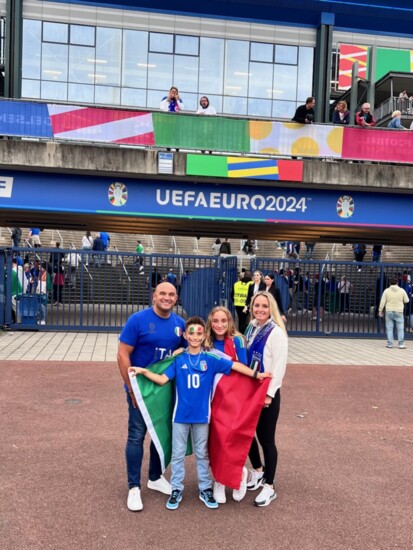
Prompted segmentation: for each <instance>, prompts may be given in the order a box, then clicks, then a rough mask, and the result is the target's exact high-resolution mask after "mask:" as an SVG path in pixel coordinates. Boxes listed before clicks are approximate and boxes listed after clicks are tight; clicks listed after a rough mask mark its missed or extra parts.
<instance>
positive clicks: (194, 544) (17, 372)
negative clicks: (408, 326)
mask: <svg viewBox="0 0 413 550" xmlns="http://www.w3.org/2000/svg"><path fill="white" fill-rule="evenodd" d="M39 336H40V339H39ZM45 337H47V338H50V341H49V342H47V341H44V342H41V345H40V346H39V349H37V350H36V349H35V348H36V346H37V345H38V344H39V341H41V340H42V339H43V338H45ZM33 338H34V339H33ZM53 342H54V344H53ZM68 342H71V343H70V344H69V345H68V346H67V345H66V344H68ZM105 342H106V343H105ZM384 345H385V344H384V342H383V341H377V340H376V341H354V340H347V341H333V340H328V339H317V340H307V339H291V345H290V362H289V367H288V370H287V375H286V378H285V383H284V386H283V390H282V412H281V417H280V422H279V430H278V437H277V439H278V446H279V451H280V461H279V468H278V478H277V492H278V495H279V498H278V500H277V501H276V502H274V503H273V504H272V505H271V506H269V507H268V508H266V509H257V508H255V507H253V506H252V501H253V498H254V493H252V494H251V493H248V494H247V497H246V499H245V500H244V501H243V502H241V503H235V502H232V501H231V499H230V495H229V494H228V497H229V502H228V503H227V504H226V505H225V506H221V507H220V508H219V510H216V511H215V510H208V509H206V508H205V506H204V505H203V504H202V503H201V502H200V501H199V500H198V499H197V494H196V483H195V468H194V462H193V459H192V458H189V459H188V469H187V480H188V482H187V485H186V489H185V497H184V500H183V502H182V505H181V507H180V508H179V510H177V511H175V512H171V511H168V510H166V509H165V507H164V504H165V497H164V496H163V495H161V494H159V493H154V492H152V491H149V490H147V489H146V487H145V488H144V489H143V499H144V510H143V511H142V512H139V513H135V514H134V513H131V512H128V511H127V509H126V493H127V490H126V484H125V466H124V440H125V431H126V405H125V403H124V395H123V390H122V388H121V384H120V380H119V374H118V371H117V366H116V364H115V363H114V362H113V361H112V359H113V357H114V353H115V349H116V337H115V336H114V335H109V336H107V335H103V334H102V335H98V336H96V335H82V334H81V335H77V336H75V337H74V339H73V336H72V335H64V334H50V333H48V334H42V335H39V334H34V335H33V334H29V333H27V334H16V335H13V336H11V335H9V334H6V335H4V336H3V337H1V338H0V350H1V351H0V353H1V356H0V357H1V358H2V360H1V361H0V413H1V418H2V436H1V438H2V444H1V445H0V470H1V486H0V540H1V544H2V548H4V549H5V550H26V549H27V550H28V549H30V550H40V549H45V548H51V549H54V550H66V549H74V548H77V549H81V550H83V549H85V550H95V549H96V550H100V549H106V548H107V549H110V550H113V549H114V550H117V549H119V550H129V549H130V550H136V549H138V550H145V549H146V548H148V549H149V548H150V549H153V550H158V549H159V550H160V549H165V548H168V549H170V550H178V549H182V550H186V549H188V550H189V549H191V550H193V549H204V548H205V549H207V548H208V549H209V548H225V549H228V550H247V549H248V550H249V549H250V548H252V547H256V548H259V549H261V550H272V549H280V550H281V549H282V550H284V549H289V550H316V549H317V550H320V549H321V550H393V549H396V548H398V549H403V550H408V549H410V548H412V547H413V535H412V529H411V511H412V510H413V492H412V486H413V471H412V468H411V459H412V451H413V408H412V406H411V396H412V389H413V369H412V368H410V366H413V361H412V353H411V351H410V350H404V351H402V350H398V349H394V350H387V349H385V348H383V346H384ZM76 346H80V351H79V350H78V351H77V353H78V359H79V360H78V361H74V360H72V361H69V360H68V353H69V351H70V353H74V352H75V348H76ZM66 348H67V349H66ZM59 352H60V353H61V356H60V357H58V353H59ZM103 353H104V354H105V358H104V359H99V358H98V357H99V355H100V354H103ZM19 354H22V355H21V356H18V355H19ZM33 354H34V355H33ZM42 354H43V356H42ZM86 354H88V355H89V356H88V359H87V362H85V360H84V359H81V357H80V356H81V355H86ZM300 354H303V355H304V357H305V359H306V360H302V359H301V355H300ZM17 356H18V357H17ZM34 357H36V360H33V359H34ZM46 357H47V358H46ZM317 357H318V363H317ZM22 358H24V360H22ZM30 358H31V359H32V360H30V361H28V359H30ZM330 358H331V360H330V361H329V360H328V359H330ZM357 358H359V360H358V363H357ZM48 359H49V360H48ZM105 359H107V360H106V361H105ZM323 363H324V364H323ZM362 363H365V365H364V366H363V365H362ZM146 471H147V468H146V461H145V467H144V476H145V477H144V479H146Z"/></svg>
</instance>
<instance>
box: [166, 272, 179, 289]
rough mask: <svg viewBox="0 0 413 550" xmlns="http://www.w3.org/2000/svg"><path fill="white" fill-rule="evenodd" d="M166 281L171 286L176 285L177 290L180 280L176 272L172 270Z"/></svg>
mask: <svg viewBox="0 0 413 550" xmlns="http://www.w3.org/2000/svg"><path fill="white" fill-rule="evenodd" d="M166 280H167V282H168V283H171V285H174V287H175V288H176V287H177V285H178V278H177V276H176V275H175V273H174V270H173V269H172V268H171V269H170V270H169V272H168V274H167V276H166Z"/></svg>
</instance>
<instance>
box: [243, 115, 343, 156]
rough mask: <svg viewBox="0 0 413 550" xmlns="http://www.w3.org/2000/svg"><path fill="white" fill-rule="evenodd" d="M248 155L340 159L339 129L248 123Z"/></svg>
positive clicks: (340, 140) (317, 126) (341, 132)
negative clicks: (267, 154) (249, 151)
mask: <svg viewBox="0 0 413 550" xmlns="http://www.w3.org/2000/svg"><path fill="white" fill-rule="evenodd" d="M249 127H250V149H251V153H270V154H273V155H291V156H297V157H332V158H340V157H341V147H342V142H343V129H344V128H342V127H341V126H327V125H326V126H321V125H317V124H297V123H295V122H284V123H283V122H261V121H257V120H251V121H250V124H249Z"/></svg>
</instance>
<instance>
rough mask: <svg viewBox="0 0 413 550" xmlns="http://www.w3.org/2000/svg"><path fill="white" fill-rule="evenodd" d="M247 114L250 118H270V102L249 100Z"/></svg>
mask: <svg viewBox="0 0 413 550" xmlns="http://www.w3.org/2000/svg"><path fill="white" fill-rule="evenodd" d="M248 114H249V115H251V116H265V117H270V116H271V100H270V99H249V100H248Z"/></svg>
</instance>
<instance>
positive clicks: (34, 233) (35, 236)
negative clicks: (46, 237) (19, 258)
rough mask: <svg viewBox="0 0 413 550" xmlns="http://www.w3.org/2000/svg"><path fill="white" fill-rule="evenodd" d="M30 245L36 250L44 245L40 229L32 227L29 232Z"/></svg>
mask: <svg viewBox="0 0 413 550" xmlns="http://www.w3.org/2000/svg"><path fill="white" fill-rule="evenodd" d="M29 243H30V244H31V245H32V246H34V248H40V247H41V246H42V243H41V242H40V229H39V228H38V227H31V228H30V230H29Z"/></svg>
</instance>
